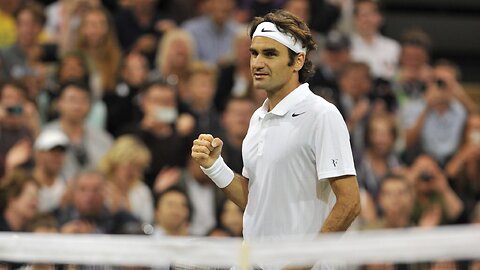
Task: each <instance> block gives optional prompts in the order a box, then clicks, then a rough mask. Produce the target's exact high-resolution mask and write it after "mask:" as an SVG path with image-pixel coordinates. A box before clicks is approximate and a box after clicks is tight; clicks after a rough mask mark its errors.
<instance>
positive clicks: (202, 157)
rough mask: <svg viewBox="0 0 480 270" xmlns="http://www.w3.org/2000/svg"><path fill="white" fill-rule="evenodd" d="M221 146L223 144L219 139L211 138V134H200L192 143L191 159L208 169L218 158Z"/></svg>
mask: <svg viewBox="0 0 480 270" xmlns="http://www.w3.org/2000/svg"><path fill="white" fill-rule="evenodd" d="M222 146H223V142H222V140H220V139H219V138H213V136H212V135H211V134H200V136H198V139H196V140H194V141H193V146H192V158H193V160H195V161H196V162H197V163H198V164H199V165H200V166H202V167H204V168H209V167H211V166H212V165H213V163H215V161H216V160H217V159H218V157H219V156H220V153H221V152H222Z"/></svg>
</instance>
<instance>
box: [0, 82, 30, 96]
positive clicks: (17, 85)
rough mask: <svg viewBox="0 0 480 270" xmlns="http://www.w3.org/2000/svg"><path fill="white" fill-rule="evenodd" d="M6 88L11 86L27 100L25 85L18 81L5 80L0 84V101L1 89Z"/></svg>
mask: <svg viewBox="0 0 480 270" xmlns="http://www.w3.org/2000/svg"><path fill="white" fill-rule="evenodd" d="M7 86H11V87H13V88H15V89H18V90H19V91H20V93H22V95H23V97H24V98H28V88H27V86H26V85H25V83H23V82H22V81H20V80H15V79H6V80H4V81H2V82H0V99H1V95H2V94H3V89H5V87H7Z"/></svg>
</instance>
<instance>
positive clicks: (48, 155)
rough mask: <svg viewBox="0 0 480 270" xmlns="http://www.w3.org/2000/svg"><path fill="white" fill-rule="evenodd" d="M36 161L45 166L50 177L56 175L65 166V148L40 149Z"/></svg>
mask: <svg viewBox="0 0 480 270" xmlns="http://www.w3.org/2000/svg"><path fill="white" fill-rule="evenodd" d="M37 155H38V156H37V160H36V162H37V163H38V164H39V165H40V166H42V167H43V170H44V171H45V173H46V174H47V175H48V176H50V177H56V176H58V174H59V173H60V171H61V170H62V168H63V161H64V159H65V149H63V148H62V147H55V148H53V149H51V150H46V151H38V153H37Z"/></svg>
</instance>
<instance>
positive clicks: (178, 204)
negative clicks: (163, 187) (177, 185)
mask: <svg viewBox="0 0 480 270" xmlns="http://www.w3.org/2000/svg"><path fill="white" fill-rule="evenodd" d="M188 215H189V210H188V203H187V198H186V197H185V195H184V194H182V193H180V192H176V191H172V192H168V193H166V194H164V195H163V196H162V198H160V200H159V201H158V204H157V210H156V217H157V220H158V222H159V223H160V224H162V226H163V227H165V229H167V230H178V229H179V228H181V227H182V226H184V225H185V224H186V223H187V222H188Z"/></svg>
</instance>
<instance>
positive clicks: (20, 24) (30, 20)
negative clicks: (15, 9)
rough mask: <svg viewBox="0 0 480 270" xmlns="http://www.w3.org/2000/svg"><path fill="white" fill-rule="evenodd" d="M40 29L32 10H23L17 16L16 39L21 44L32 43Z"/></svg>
mask: <svg viewBox="0 0 480 270" xmlns="http://www.w3.org/2000/svg"><path fill="white" fill-rule="evenodd" d="M41 30H42V25H41V24H40V23H39V22H38V21H36V20H35V17H34V16H33V14H32V12H30V11H28V10H23V11H21V13H20V14H19V16H18V18H17V33H18V38H17V39H18V41H19V42H20V43H22V44H27V45H32V44H35V42H36V41H37V38H38V35H39V34H40V32H41Z"/></svg>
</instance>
